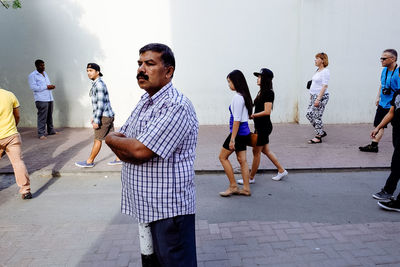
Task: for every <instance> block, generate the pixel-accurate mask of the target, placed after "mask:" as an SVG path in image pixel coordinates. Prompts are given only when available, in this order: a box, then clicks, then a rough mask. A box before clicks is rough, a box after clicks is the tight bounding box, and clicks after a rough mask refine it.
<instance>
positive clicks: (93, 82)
mask: <svg viewBox="0 0 400 267" xmlns="http://www.w3.org/2000/svg"><path fill="white" fill-rule="evenodd" d="M99 79H100V76H99V77H97V78H96V79H95V80H94V81H93V80H92V84H95V83H96V82H97V81H98V80H99Z"/></svg>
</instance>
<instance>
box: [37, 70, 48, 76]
mask: <svg viewBox="0 0 400 267" xmlns="http://www.w3.org/2000/svg"><path fill="white" fill-rule="evenodd" d="M35 73H36V74H40V75H44V74H45V73H46V71H43V74H42V73H40V72H39V71H38V70H35Z"/></svg>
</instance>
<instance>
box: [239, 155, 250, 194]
mask: <svg viewBox="0 0 400 267" xmlns="http://www.w3.org/2000/svg"><path fill="white" fill-rule="evenodd" d="M236 157H237V160H238V162H239V164H240V171H241V173H242V178H243V190H245V191H246V192H249V193H250V184H249V178H250V172H249V165H248V164H247V159H246V150H243V151H237V152H236Z"/></svg>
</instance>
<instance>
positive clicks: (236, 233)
mask: <svg viewBox="0 0 400 267" xmlns="http://www.w3.org/2000/svg"><path fill="white" fill-rule="evenodd" d="M196 229H197V230H196V238H197V257H198V266H199V267H203V266H204V267H205V266H210V267H211V266H213V267H220V266H231V267H234V266H238V267H242V266H243V267H252V266H376V265H379V266H399V265H400V244H399V242H400V241H399V240H400V238H399V237H400V222H381V223H367V224H341V225H332V224H327V223H301V222H289V221H277V222H268V221H239V222H227V223H211V224H210V223H208V221H206V220H198V221H197V222H196ZM137 235H138V231H137V225H135V224H115V225H108V224H93V223H88V224H82V223H81V224H78V225H77V224H73V223H66V224H56V225H49V226H46V227H45V226H41V225H29V226H27V225H7V226H1V227H0V241H1V242H0V265H1V266H141V260H140V252H139V244H138V238H137Z"/></svg>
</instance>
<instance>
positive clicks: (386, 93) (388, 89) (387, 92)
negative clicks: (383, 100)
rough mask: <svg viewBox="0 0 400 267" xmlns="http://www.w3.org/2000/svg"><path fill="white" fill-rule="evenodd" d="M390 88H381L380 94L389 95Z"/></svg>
mask: <svg viewBox="0 0 400 267" xmlns="http://www.w3.org/2000/svg"><path fill="white" fill-rule="evenodd" d="M392 90H393V89H392V88H382V94H384V95H390V94H391V93H392Z"/></svg>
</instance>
